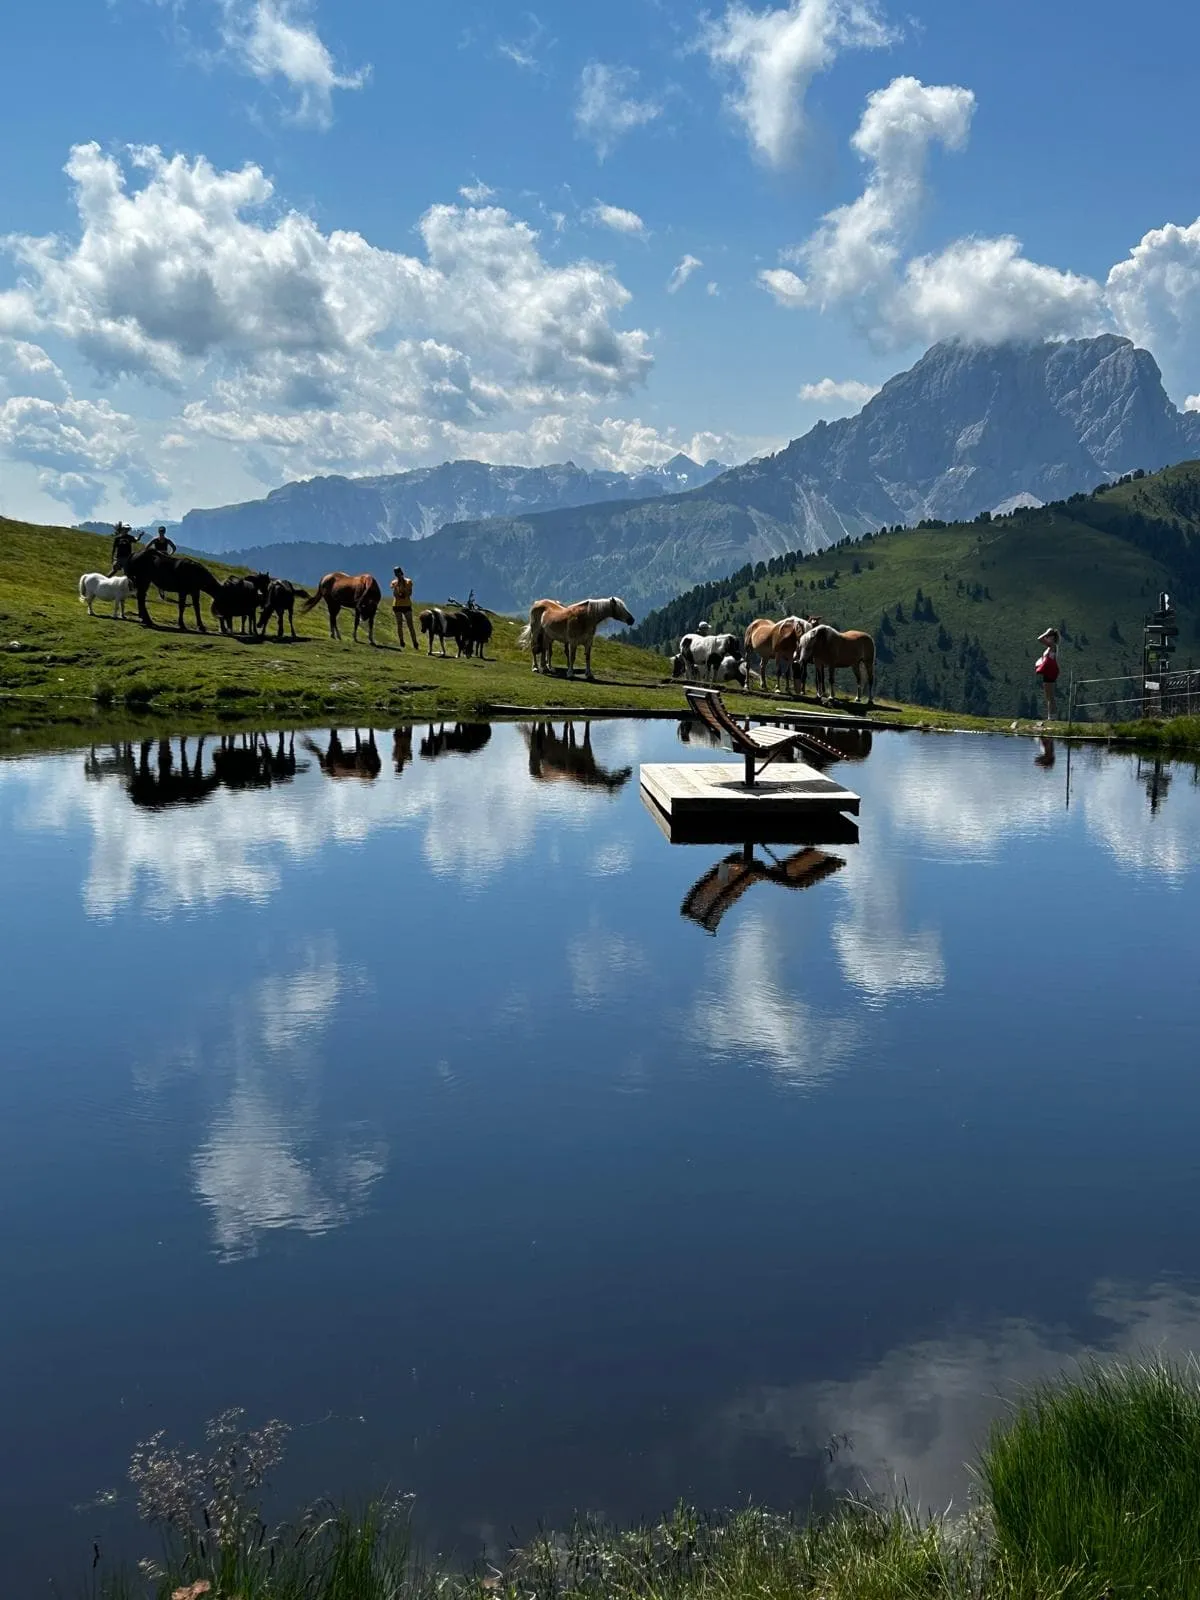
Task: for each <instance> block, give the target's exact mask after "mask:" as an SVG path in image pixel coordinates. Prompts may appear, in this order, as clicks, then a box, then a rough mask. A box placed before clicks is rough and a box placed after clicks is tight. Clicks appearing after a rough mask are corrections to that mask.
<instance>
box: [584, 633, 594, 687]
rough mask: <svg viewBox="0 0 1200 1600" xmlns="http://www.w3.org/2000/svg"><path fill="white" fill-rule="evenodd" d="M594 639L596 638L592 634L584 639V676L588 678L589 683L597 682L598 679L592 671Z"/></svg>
mask: <svg viewBox="0 0 1200 1600" xmlns="http://www.w3.org/2000/svg"><path fill="white" fill-rule="evenodd" d="M593 639H594V635H590V636H589V637H588V638H586V639H585V640H584V641H583V666H584V677H585V678H586V679H587V681H588V682H589V683H595V681H596V678H595V675H594V674H593V672H592V642H593Z"/></svg>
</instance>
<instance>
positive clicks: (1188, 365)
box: [1105, 217, 1200, 409]
mask: <svg viewBox="0 0 1200 1600" xmlns="http://www.w3.org/2000/svg"><path fill="white" fill-rule="evenodd" d="M1105 296H1106V299H1107V301H1108V305H1109V307H1110V308H1111V310H1112V314H1113V317H1114V319H1115V320H1116V323H1117V326H1118V327H1119V328H1120V329H1121V331H1122V332H1124V333H1127V334H1128V335H1129V337H1130V338H1131V339H1133V340H1135V341H1136V342H1137V343H1138V344H1143V345H1146V346H1147V347H1148V348H1149V349H1151V350H1153V351H1154V352H1155V354H1157V355H1159V357H1160V360H1161V362H1162V365H1163V368H1164V371H1165V372H1166V373H1167V374H1168V377H1169V378H1170V379H1174V380H1175V381H1176V382H1179V383H1184V382H1190V383H1192V384H1195V382H1196V379H1197V376H1198V375H1200V217H1197V219H1196V220H1195V221H1194V222H1192V223H1190V224H1189V225H1188V226H1186V227H1184V226H1181V225H1180V224H1178V223H1167V224H1165V226H1163V227H1161V228H1152V229H1151V230H1150V231H1149V232H1148V233H1146V234H1143V236H1142V238H1141V239H1140V240H1139V241H1138V243H1137V244H1135V245H1134V247H1133V249H1132V250H1131V251H1130V252H1129V255H1128V256H1127V257H1126V259H1125V260H1124V261H1118V262H1117V263H1116V265H1115V266H1114V267H1113V268H1112V270H1111V271H1110V272H1109V274H1108V281H1107V283H1106V284H1105ZM1193 398H1194V396H1193ZM1189 409H1196V408H1193V407H1192V406H1191V405H1190V403H1189Z"/></svg>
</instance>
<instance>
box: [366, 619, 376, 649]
mask: <svg viewBox="0 0 1200 1600" xmlns="http://www.w3.org/2000/svg"><path fill="white" fill-rule="evenodd" d="M367 641H368V643H369V644H371V646H372V647H373V646H374V644H375V613H374V612H373V611H372V612H371V615H370V616H369V617H368V618H367Z"/></svg>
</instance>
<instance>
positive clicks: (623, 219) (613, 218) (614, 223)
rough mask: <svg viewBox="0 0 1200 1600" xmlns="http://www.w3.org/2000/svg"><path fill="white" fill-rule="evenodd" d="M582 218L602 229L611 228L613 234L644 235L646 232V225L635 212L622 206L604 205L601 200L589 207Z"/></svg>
mask: <svg viewBox="0 0 1200 1600" xmlns="http://www.w3.org/2000/svg"><path fill="white" fill-rule="evenodd" d="M584 216H585V217H586V218H587V220H588V221H589V222H594V223H597V224H598V225H599V226H600V227H602V228H611V229H612V231H613V232H614V233H639V234H644V233H645V231H646V224H645V223H644V222H643V221H642V219H641V217H639V216H638V214H637V212H636V211H627V210H626V209H625V207H624V206H610V205H606V204H605V203H604V201H603V200H597V201H596V203H595V205H593V206H589V207H588V209H587V211H585V212H584Z"/></svg>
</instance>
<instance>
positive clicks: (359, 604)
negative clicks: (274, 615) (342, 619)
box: [300, 572, 383, 644]
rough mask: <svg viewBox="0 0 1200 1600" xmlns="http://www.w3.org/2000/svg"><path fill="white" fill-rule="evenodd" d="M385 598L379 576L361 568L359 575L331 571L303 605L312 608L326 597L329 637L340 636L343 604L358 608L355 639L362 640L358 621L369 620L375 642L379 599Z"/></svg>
mask: <svg viewBox="0 0 1200 1600" xmlns="http://www.w3.org/2000/svg"><path fill="white" fill-rule="evenodd" d="M382 598H383V596H382V593H381V591H380V588H379V583H378V581H377V579H375V578H373V577H372V576H371V574H370V573H369V572H360V573H358V575H357V576H356V577H351V576H350V574H349V573H348V572H327V573H326V574H325V576H324V577H323V578H322V579H321V581H320V583H319V584H318V585H317V592H316V594H314V595H312V596H311V597H310V599H308V600H307V601H306V602H305V604H304V605H303V606H301V608H300V609H301V611H302V612H307V611H311V610H312V608H313V607H314V606H316V605H319V604H320V603H321V601H322V600H324V602H325V604H326V606H327V607H328V608H329V637H330V638H331V639H340V638H341V637H342V636H341V634H340V633H339V632H338V625H337V619H338V612H339V611H340V610H341V609H342V607H343V606H348V607H349V608H350V609H351V610H352V611H353V612H354V639H355V642H357V640H358V625H359V623H360V622H365V623H366V625H367V637H368V638H369V639H370V641H371V643H372V644H374V643H375V613H376V612H377V611H378V610H379V602H380V600H381V599H382Z"/></svg>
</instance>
